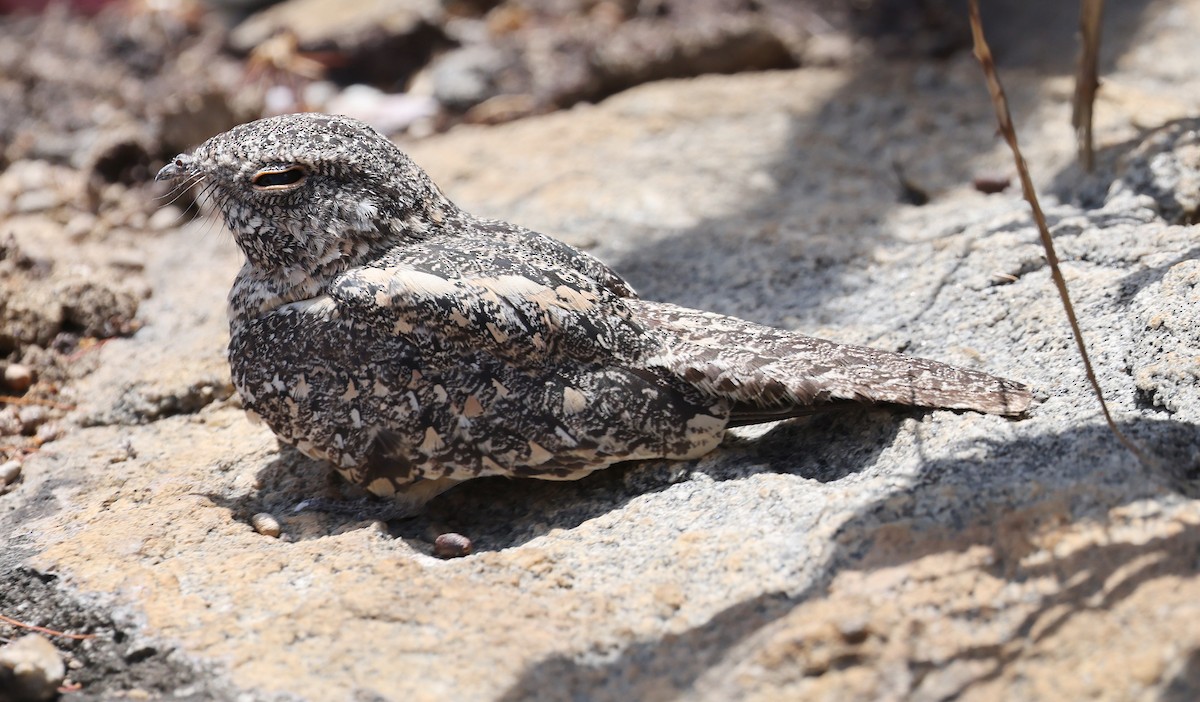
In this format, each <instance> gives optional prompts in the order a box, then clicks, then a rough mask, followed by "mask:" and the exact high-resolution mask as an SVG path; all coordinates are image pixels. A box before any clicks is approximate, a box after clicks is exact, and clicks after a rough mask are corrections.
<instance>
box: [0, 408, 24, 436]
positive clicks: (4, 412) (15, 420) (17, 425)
mask: <svg viewBox="0 0 1200 702" xmlns="http://www.w3.org/2000/svg"><path fill="white" fill-rule="evenodd" d="M20 433H21V419H20V417H18V416H17V408H16V407H5V408H4V409H0V436H16V435H17V434H20Z"/></svg>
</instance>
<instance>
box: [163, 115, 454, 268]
mask: <svg viewBox="0 0 1200 702" xmlns="http://www.w3.org/2000/svg"><path fill="white" fill-rule="evenodd" d="M156 179H157V180H167V181H172V182H174V183H176V184H177V185H184V186H186V185H192V184H196V185H198V186H199V187H200V188H201V193H202V194H203V196H206V197H207V198H208V199H210V200H211V201H212V202H214V203H215V204H216V206H217V209H219V210H220V211H221V213H222V215H223V217H224V219H225V223H226V225H227V226H228V227H229V229H230V230H231V231H232V232H233V236H234V238H235V239H236V241H237V244H238V246H239V247H240V248H241V249H242V252H243V253H245V255H246V258H247V260H248V261H249V263H250V265H251V266H254V267H256V268H258V269H260V271H261V272H262V273H265V274H268V275H271V276H278V277H283V278H290V277H297V276H319V275H321V274H322V273H334V272H337V271H338V270H339V269H343V268H344V267H346V266H350V265H353V264H355V263H357V262H359V261H361V260H363V259H364V258H366V257H369V256H370V255H372V253H373V252H375V251H378V250H380V249H381V248H388V247H391V246H394V245H397V244H401V243H403V241H404V240H405V239H421V238H425V237H427V236H429V235H431V234H432V233H434V232H435V231H436V230H437V229H438V228H439V226H440V224H441V223H442V222H443V221H445V219H447V218H448V217H451V216H454V215H455V214H456V213H457V212H458V210H457V209H456V208H455V207H454V205H453V204H451V203H450V202H449V200H447V199H446V198H445V196H444V195H442V194H441V192H440V191H439V190H438V189H437V187H436V186H434V185H433V183H432V182H431V181H430V179H429V177H428V176H427V175H426V174H425V172H424V171H422V170H421V169H420V168H419V167H418V166H417V165H416V164H414V163H413V162H412V160H411V159H409V158H408V156H406V155H405V154H404V153H403V152H402V151H400V149H398V148H397V147H396V146H395V145H393V144H392V143H391V142H390V141H389V140H388V139H387V138H386V137H384V136H383V135H382V134H380V133H379V132H377V131H375V130H374V129H373V128H371V127H369V126H367V125H366V124H363V123H362V122H359V121H357V120H354V119H351V118H348V117H340V116H333V115H321V114H294V115H283V116H280V117H271V118H268V119H261V120H258V121H255V122H250V123H248V124H243V125H241V126H238V127H235V128H233V129H231V130H229V131H228V132H225V133H223V134H218V135H217V136H214V137H212V138H211V139H209V140H208V141H206V142H204V143H203V144H201V145H200V146H199V147H197V148H196V149H195V150H194V151H192V152H191V153H184V154H180V155H178V156H176V157H175V158H174V159H172V160H171V162H170V163H168V164H167V165H166V166H165V167H163V169H162V170H161V171H159V172H158V176H157V178H156Z"/></svg>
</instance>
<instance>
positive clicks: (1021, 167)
mask: <svg viewBox="0 0 1200 702" xmlns="http://www.w3.org/2000/svg"><path fill="white" fill-rule="evenodd" d="M970 13H971V34H972V36H973V37H974V39H975V58H977V59H979V63H980V65H982V66H983V73H984V75H985V76H986V77H987V84H988V92H989V93H991V96H992V105H993V106H994V107H995V108H996V121H997V122H998V123H999V125H1000V134H1001V135H1003V136H1004V140H1005V141H1006V142H1008V146H1009V148H1010V149H1012V153H1013V161H1015V162H1016V165H1017V174H1018V175H1019V176H1020V178H1021V191H1022V193H1024V195H1025V200H1026V201H1027V202H1028V203H1029V207H1030V209H1032V210H1033V219H1034V222H1035V223H1036V224H1037V228H1038V234H1039V235H1040V236H1041V239H1042V248H1044V249H1045V250H1046V261H1047V263H1049V264H1050V277H1051V278H1052V279H1053V280H1054V287H1055V288H1057V289H1058V296H1059V298H1060V299H1062V303H1063V309H1064V310H1066V313H1067V320H1068V321H1069V322H1070V323H1071V332H1072V333H1073V334H1074V335H1075V346H1076V347H1078V349H1079V356H1080V358H1082V359H1083V368H1084V370H1085V371H1086V372H1087V379H1088V382H1089V383H1091V385H1092V390H1093V392H1095V393H1096V399H1097V400H1099V401H1100V410H1101V411H1102V412H1103V413H1104V421H1106V422H1108V428H1109V429H1111V430H1112V433H1113V435H1114V436H1116V437H1117V439H1118V440H1119V441H1120V442H1121V443H1122V444H1124V446H1125V448H1127V449H1129V450H1130V451H1131V452H1132V453H1133V454H1134V455H1135V456H1137V457H1138V460H1140V461H1141V462H1142V464H1143V465H1146V466H1155V465H1156V463H1155V462H1154V461H1153V459H1151V457H1150V456H1149V455H1148V454H1146V453H1145V452H1144V451H1142V450H1141V448H1139V447H1138V445H1137V444H1135V443H1133V441H1132V440H1131V439H1130V438H1129V437H1127V436H1125V434H1124V432H1122V431H1121V430H1120V429H1119V428H1118V427H1117V425H1116V423H1115V422H1114V421H1113V418H1112V414H1110V413H1109V411H1108V403H1107V402H1105V401H1104V391H1103V390H1102V389H1101V388H1100V381H1099V380H1097V379H1096V372H1095V371H1094V370H1093V369H1092V361H1091V358H1090V357H1089V356H1088V352H1087V346H1086V345H1085V344H1084V342H1083V332H1082V331H1080V329H1079V320H1077V319H1076V318H1075V308H1074V307H1073V306H1072V305H1071V296H1070V294H1069V293H1068V292H1067V281H1066V279H1064V278H1063V274H1062V269H1061V268H1059V265H1058V254H1056V253H1055V251H1054V242H1053V240H1051V238H1050V228H1049V227H1047V226H1046V216H1045V214H1043V213H1042V206H1041V205H1040V204H1038V199H1037V193H1036V192H1035V191H1034V189H1033V179H1032V178H1030V176H1029V167H1028V166H1026V164H1025V157H1024V156H1022V155H1021V149H1020V147H1019V146H1018V145H1017V132H1016V130H1015V129H1014V128H1013V124H1012V114H1011V113H1009V111H1008V98H1007V97H1005V95H1004V87H1003V86H1002V85H1000V76H999V75H997V73H996V62H995V60H993V59H992V50H991V49H990V48H989V47H988V44H987V40H986V39H984V36H983V21H982V20H981V19H980V17H979V0H970Z"/></svg>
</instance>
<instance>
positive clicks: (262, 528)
mask: <svg viewBox="0 0 1200 702" xmlns="http://www.w3.org/2000/svg"><path fill="white" fill-rule="evenodd" d="M250 526H252V527H254V530H255V531H257V532H258V533H260V534H262V535H263V536H270V537H271V538H278V537H279V534H280V533H282V532H283V529H282V528H281V527H280V526H279V520H278V519H276V518H275V517H272V516H271V515H269V514H267V513H266V512H259V513H258V514H256V515H254V516H253V517H251V518H250Z"/></svg>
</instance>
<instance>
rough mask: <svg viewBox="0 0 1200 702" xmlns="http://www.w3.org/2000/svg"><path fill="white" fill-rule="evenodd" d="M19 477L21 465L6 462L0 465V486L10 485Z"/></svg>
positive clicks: (16, 462)
mask: <svg viewBox="0 0 1200 702" xmlns="http://www.w3.org/2000/svg"><path fill="white" fill-rule="evenodd" d="M20 477H21V463H20V462H19V461H8V462H7V463H3V464H0V485H12V484H13V483H15V482H17V478H20Z"/></svg>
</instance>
